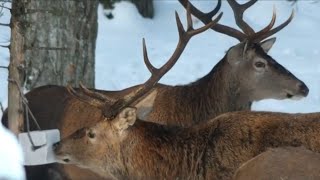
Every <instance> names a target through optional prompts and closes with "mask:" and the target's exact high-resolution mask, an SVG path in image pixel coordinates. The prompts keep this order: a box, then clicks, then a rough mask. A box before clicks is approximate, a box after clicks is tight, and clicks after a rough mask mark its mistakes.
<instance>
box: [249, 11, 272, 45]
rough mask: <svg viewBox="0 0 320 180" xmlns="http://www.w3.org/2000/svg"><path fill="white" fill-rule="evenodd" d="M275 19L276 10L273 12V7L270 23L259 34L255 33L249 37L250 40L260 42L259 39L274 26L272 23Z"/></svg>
mask: <svg viewBox="0 0 320 180" xmlns="http://www.w3.org/2000/svg"><path fill="white" fill-rule="evenodd" d="M276 18H277V15H276V10H275V7H274V6H273V12H272V18H271V21H270V23H269V24H268V25H267V26H266V27H265V28H263V29H262V30H260V31H259V32H256V33H255V34H254V35H252V37H249V38H250V40H252V41H254V42H260V40H259V37H260V36H263V35H264V34H266V33H268V32H269V31H270V29H272V27H273V26H274V23H275V22H276Z"/></svg>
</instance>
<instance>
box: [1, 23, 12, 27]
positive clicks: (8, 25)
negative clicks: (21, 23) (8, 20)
mask: <svg viewBox="0 0 320 180" xmlns="http://www.w3.org/2000/svg"><path fill="white" fill-rule="evenodd" d="M0 26H7V27H10V24H5V23H0Z"/></svg>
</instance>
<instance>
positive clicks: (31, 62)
mask: <svg viewBox="0 0 320 180" xmlns="http://www.w3.org/2000/svg"><path fill="white" fill-rule="evenodd" d="M21 1H22V0H21ZM97 7H98V1H97V0H54V1H53V0H24V7H23V9H24V11H25V21H26V23H27V26H26V27H25V29H24V34H25V38H26V39H25V48H26V52H25V60H26V63H27V71H26V88H27V89H29V90H30V89H32V88H35V87H38V86H42V85H46V84H55V85H66V84H72V85H73V86H78V84H79V82H82V83H83V84H85V85H86V86H88V87H94V77H95V74H94V57H95V44H96V37H97V28H98V23H97Z"/></svg>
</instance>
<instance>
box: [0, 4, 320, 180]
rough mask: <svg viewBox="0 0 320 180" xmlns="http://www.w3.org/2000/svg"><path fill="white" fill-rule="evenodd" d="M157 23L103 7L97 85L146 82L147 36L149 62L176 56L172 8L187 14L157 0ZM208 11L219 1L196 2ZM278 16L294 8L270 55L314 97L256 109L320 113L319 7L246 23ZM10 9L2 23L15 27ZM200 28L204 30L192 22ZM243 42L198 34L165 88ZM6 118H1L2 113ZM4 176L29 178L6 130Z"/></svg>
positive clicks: (283, 8)
mask: <svg viewBox="0 0 320 180" xmlns="http://www.w3.org/2000/svg"><path fill="white" fill-rule="evenodd" d="M154 3H155V17H154V19H152V20H150V19H144V18H142V17H141V16H140V15H139V14H138V13H137V10H136V8H135V6H134V5H132V4H131V3H129V2H121V3H118V4H116V8H115V9H114V10H113V14H114V19H113V20H108V19H107V18H105V17H104V15H103V9H102V7H101V6H100V7H99V19H98V21H99V30H98V39H97V47H96V88H98V89H108V90H120V89H123V88H126V87H129V86H132V85H136V84H139V83H143V82H144V81H145V80H146V79H147V78H148V77H149V75H150V74H149V72H148V70H147V68H146V67H145V65H144V63H143V57H142V38H143V37H144V38H146V43H147V48H148V53H149V58H150V60H151V61H152V63H153V64H154V65H155V66H160V65H162V64H163V63H164V62H165V61H166V60H167V59H168V58H169V57H170V56H171V54H172V52H173V50H174V48H175V46H176V43H177V40H178V36H177V29H176V24H175V18H174V11H175V10H177V12H178V13H179V15H180V18H181V20H182V22H183V23H184V24H185V22H186V19H185V10H184V8H183V7H182V6H181V5H179V4H178V3H177V2H176V1H171V0H161V1H160V0H155V2H154ZM193 4H194V5H196V6H197V7H198V8H200V9H201V10H203V11H209V10H211V9H212V8H213V7H215V4H216V1H214V2H212V1H193ZM274 5H275V8H276V12H277V22H276V25H277V24H279V23H281V22H283V21H285V20H286V19H287V18H288V17H289V16H290V13H291V10H292V9H295V17H294V19H293V21H292V22H291V23H290V25H288V27H286V28H285V29H284V30H282V31H280V32H279V33H277V35H276V36H277V42H276V44H275V45H274V47H273V48H272V50H271V51H270V52H269V54H270V55H271V56H272V57H273V58H274V59H276V60H277V61H278V62H279V63H280V64H282V65H283V66H284V67H286V68H287V69H288V70H290V71H291V72H292V73H293V74H295V75H296V76H297V77H298V78H299V79H301V80H302V81H304V82H305V83H306V84H307V85H308V87H309V89H310V93H309V95H308V97H307V98H304V99H301V100H299V101H293V100H282V101H278V100H263V101H260V102H255V103H254V104H253V109H254V110H268V111H282V112H292V113H298V112H301V113H305V112H317V111H320V97H319V96H320V93H319V92H320V79H319V78H318V77H319V73H320V63H319V61H320V60H319V59H318V56H319V55H320V49H319V47H320V41H319V39H320V37H319V33H318V32H320V24H319V20H320V16H319V15H318V11H319V10H320V3H313V2H312V1H298V3H297V4H295V5H293V6H290V3H289V2H287V1H258V2H257V3H256V4H255V5H254V6H253V7H252V8H250V9H249V10H248V12H246V13H245V19H246V20H247V21H248V23H249V24H250V25H252V26H253V27H254V28H255V29H256V30H258V29H261V28H262V27H264V26H265V25H266V24H267V23H269V21H270V19H271V15H272V8H273V6H274ZM222 11H223V12H224V15H223V17H222V20H221V21H220V22H221V23H223V24H227V25H232V26H233V27H235V25H234V19H233V14H232V12H231V10H230V8H229V7H228V5H227V4H226V3H225V2H223V6H222ZM8 14H9V13H8V12H5V15H4V16H3V17H1V18H0V22H2V23H5V22H9V18H10V16H9V15H8ZM194 22H195V26H196V27H199V26H202V24H201V22H199V21H198V20H196V19H194ZM9 33H10V32H9V29H8V28H5V27H1V29H0V42H1V44H8V43H7V42H8V40H9V37H10V35H9ZM236 43H237V41H236V40H235V39H233V38H230V37H227V36H225V35H221V34H219V33H216V32H214V31H211V30H209V31H207V32H205V33H202V34H200V35H198V36H196V37H194V38H193V39H192V40H191V41H190V42H189V44H188V46H187V48H186V49H185V51H184V53H183V55H182V56H181V57H180V59H179V61H178V62H177V64H176V65H175V66H174V67H173V68H172V70H170V71H169V73H167V74H166V75H165V76H164V77H163V78H162V79H161V81H160V82H161V83H165V84H171V85H176V84H187V83H190V82H193V81H195V80H196V79H198V78H200V77H202V76H204V75H205V74H207V73H208V72H209V71H210V70H211V69H212V67H213V66H214V65H215V64H216V63H217V62H218V61H219V60H220V59H221V58H222V57H223V56H224V54H225V51H226V50H228V48H229V47H230V46H232V45H234V44H236ZM8 57H9V53H8V51H7V50H6V49H4V48H0V66H6V65H8ZM0 78H1V80H2V81H0V89H1V91H0V101H1V102H2V103H3V105H4V106H5V107H6V106H7V81H6V79H7V70H5V69H0ZM0 116H1V113H0ZM0 143H1V149H0V159H1V161H0V179H1V178H2V177H9V175H10V176H11V175H12V178H13V179H14V177H15V178H16V179H23V176H24V175H23V172H22V169H21V166H20V164H21V161H22V156H21V153H20V152H21V150H20V149H19V148H17V142H16V141H15V139H14V137H13V136H12V135H11V133H9V132H8V131H5V130H4V128H0Z"/></svg>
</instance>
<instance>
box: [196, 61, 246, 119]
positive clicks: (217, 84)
mask: <svg viewBox="0 0 320 180" xmlns="http://www.w3.org/2000/svg"><path fill="white" fill-rule="evenodd" d="M193 84H194V85H196V86H199V88H201V89H205V90H206V92H205V93H204V94H203V96H201V98H200V99H199V100H200V101H203V103H202V104H206V105H207V106H203V108H204V109H203V112H204V113H206V114H207V117H206V120H207V119H211V118H214V117H216V116H218V115H220V114H223V113H226V112H230V111H240V110H250V109H251V103H252V102H251V101H250V99H249V98H248V97H249V95H250V94H249V92H247V91H246V89H245V88H243V87H241V84H240V80H239V78H238V76H237V75H235V74H234V73H232V67H231V65H230V64H229V63H228V62H227V60H226V57H224V58H223V59H222V60H221V61H220V62H218V64H217V65H216V66H215V67H214V68H213V69H212V70H211V71H210V72H209V73H208V74H207V75H206V76H205V77H203V78H201V79H199V80H198V81H197V82H195V83H193Z"/></svg>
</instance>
